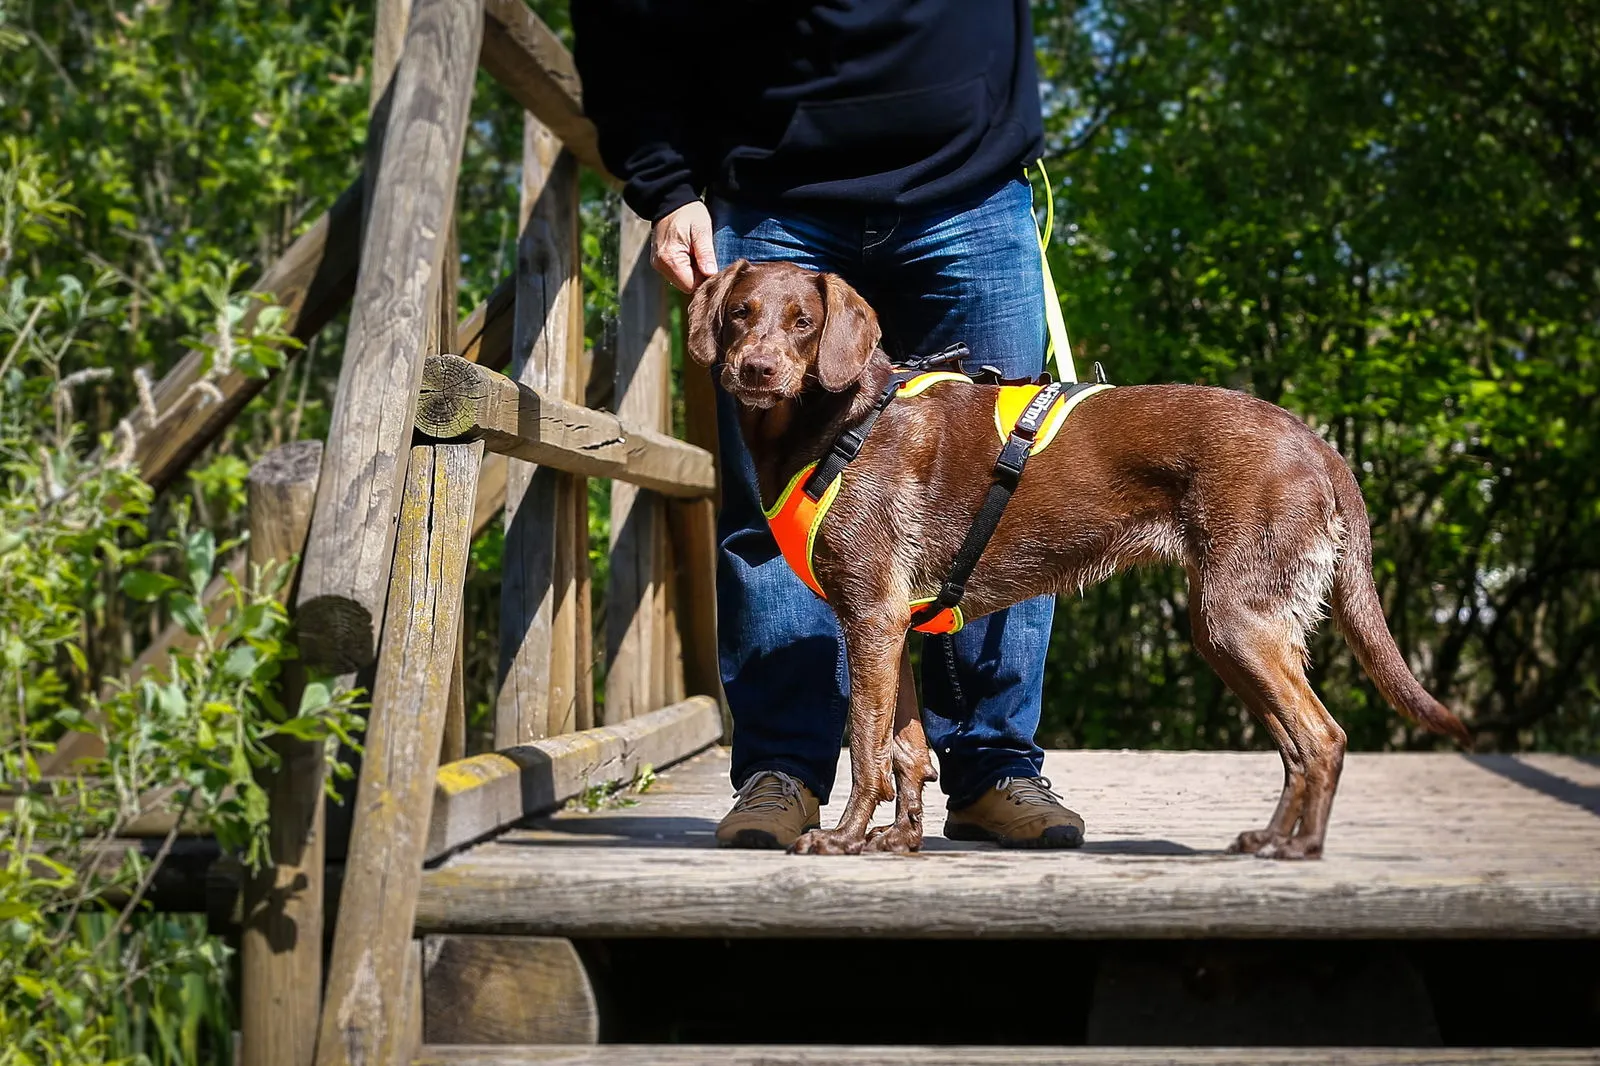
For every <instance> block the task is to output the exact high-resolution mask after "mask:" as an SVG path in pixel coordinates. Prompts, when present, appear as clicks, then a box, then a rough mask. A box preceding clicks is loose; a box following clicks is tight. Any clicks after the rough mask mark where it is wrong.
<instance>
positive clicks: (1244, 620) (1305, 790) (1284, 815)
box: [1189, 568, 1345, 859]
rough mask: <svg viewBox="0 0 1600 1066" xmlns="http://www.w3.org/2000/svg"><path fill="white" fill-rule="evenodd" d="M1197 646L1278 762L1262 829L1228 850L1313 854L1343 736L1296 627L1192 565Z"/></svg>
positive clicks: (1322, 832) (1319, 849) (1335, 778)
mask: <svg viewBox="0 0 1600 1066" xmlns="http://www.w3.org/2000/svg"><path fill="white" fill-rule="evenodd" d="M1189 582H1190V597H1189V610H1190V619H1191V622H1192V624H1193V629H1194V636H1195V645H1196V647H1197V648H1198V649H1199V650H1200V653H1201V654H1202V655H1203V656H1205V658H1206V661H1207V662H1209V663H1210V664H1211V666H1212V668H1213V669H1215V670H1216V671H1217V674H1218V676H1220V677H1221V678H1222V680H1223V682H1224V683H1225V684H1227V686H1228V687H1229V688H1230V689H1232V690H1233V692H1234V694H1235V695H1237V696H1238V697H1239V698H1240V699H1241V700H1243V701H1244V704H1245V706H1246V707H1248V708H1249V709H1250V711H1251V712H1252V713H1253V714H1255V716H1256V717H1257V718H1258V719H1259V720H1260V721H1261V723H1262V724H1263V725H1264V726H1265V727H1266V728H1267V731H1268V733H1270V734H1271V735H1272V739H1273V740H1274V741H1275V742H1276V743H1277V745H1278V752H1279V755H1280V756H1281V757H1282V759H1283V770H1284V781H1283V791H1282V793H1281V794H1280V796H1279V798H1278V807H1277V809H1276V810H1275V811H1274V812H1273V815H1272V819H1271V820H1270V821H1269V822H1268V823H1267V826H1266V828H1265V829H1260V830H1250V831H1247V832H1244V833H1240V834H1239V837H1238V839H1237V840H1235V841H1234V843H1233V844H1232V846H1231V847H1230V849H1229V850H1231V851H1241V852H1248V853H1253V854H1256V855H1259V856H1261V857H1262V858H1279V859H1304V858H1316V857H1317V856H1319V855H1321V853H1322V844H1323V837H1324V835H1325V834H1326V832H1327V822H1328V813H1329V811H1330V809H1331V808H1332V806H1333V795H1334V791H1335V789H1336V788H1337V787H1338V783H1339V774H1340V771H1341V770H1342V768H1343V766H1344V750H1345V736H1344V731H1343V730H1342V729H1340V728H1339V726H1338V723H1336V722H1335V721H1334V720H1333V718H1332V716H1331V715H1329V714H1328V712H1327V709H1326V708H1324V707H1323V706H1322V702H1321V701H1320V700H1318V699H1317V697H1316V694H1315V693H1314V692H1312V691H1311V686H1310V684H1309V683H1308V682H1307V681H1306V677H1305V668H1304V655H1305V653H1304V645H1303V644H1302V643H1301V630H1300V628H1299V626H1298V625H1297V624H1296V623H1295V622H1294V621H1293V620H1292V619H1291V620H1287V621H1286V620H1285V618H1284V617H1283V616H1282V615H1281V613H1280V612H1276V611H1273V612H1263V611H1260V610H1257V609H1254V608H1253V607H1252V606H1251V605H1250V604H1249V599H1250V597H1248V596H1247V595H1244V594H1240V592H1239V591H1237V590H1234V589H1229V588H1228V587H1227V585H1228V582H1226V581H1225V580H1218V579H1216V578H1215V577H1210V578H1204V579H1202V578H1201V577H1200V575H1199V574H1198V573H1197V572H1196V571H1195V570H1194V569H1193V568H1191V570H1190V576H1189Z"/></svg>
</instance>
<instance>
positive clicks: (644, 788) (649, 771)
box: [566, 763, 656, 814]
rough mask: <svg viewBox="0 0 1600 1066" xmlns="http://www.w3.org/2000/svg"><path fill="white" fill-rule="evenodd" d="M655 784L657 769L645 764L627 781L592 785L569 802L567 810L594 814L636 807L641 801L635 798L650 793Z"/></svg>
mask: <svg viewBox="0 0 1600 1066" xmlns="http://www.w3.org/2000/svg"><path fill="white" fill-rule="evenodd" d="M655 783H656V768H655V767H654V766H652V765H650V764H649V763H645V764H644V765H643V766H641V767H639V769H638V770H636V771H635V772H634V775H633V777H631V778H629V779H628V780H626V781H602V782H600V783H599V784H596V785H590V786H589V787H588V788H586V789H584V790H583V791H582V792H580V793H578V795H576V796H574V797H572V798H571V799H570V800H568V801H567V807H566V809H567V810H569V811H583V812H585V813H588V814H593V813H594V812H596V811H608V810H615V809H617V808H619V807H636V806H638V805H639V801H638V799H636V798H635V797H637V796H642V795H644V794H645V793H646V792H649V791H650V789H651V788H652V787H653V786H654V785H655Z"/></svg>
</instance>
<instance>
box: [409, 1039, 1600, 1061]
mask: <svg viewBox="0 0 1600 1066" xmlns="http://www.w3.org/2000/svg"><path fill="white" fill-rule="evenodd" d="M1597 1063H1600V1050H1597V1049H1594V1048H1343V1047H1287V1048H1285V1047H1278V1048H1272V1047H1237V1048H1227V1047H1217V1048H1205V1047H1168V1048H1163V1047H840V1046H837V1045H817V1046H811V1047H806V1046H801V1045H794V1044H770V1045H764V1046H738V1045H727V1044H704V1045H695V1044H677V1045H647V1044H603V1045H600V1046H599V1047H592V1048H583V1047H559V1046H557V1047H550V1046H532V1047H498V1048H490V1047H470V1046H456V1047H447V1046H437V1045H435V1046H428V1045H424V1046H423V1048H422V1052H421V1054H420V1055H418V1056H417V1059H416V1066H536V1064H537V1066H1596V1064H1597Z"/></svg>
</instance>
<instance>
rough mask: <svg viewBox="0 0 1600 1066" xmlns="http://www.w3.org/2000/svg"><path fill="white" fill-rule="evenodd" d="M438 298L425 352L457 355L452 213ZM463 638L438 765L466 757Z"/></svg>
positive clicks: (457, 253) (457, 268)
mask: <svg viewBox="0 0 1600 1066" xmlns="http://www.w3.org/2000/svg"><path fill="white" fill-rule="evenodd" d="M439 278H440V280H439V295H438V301H437V303H436V305H435V308H434V322H435V323H436V325H435V327H434V328H433V329H432V330H430V331H429V335H428V339H427V343H426V345H425V346H424V349H423V350H424V351H425V352H426V353H427V354H428V355H430V356H432V355H441V354H445V353H453V352H455V351H456V348H457V344H456V330H457V323H456V303H457V299H458V294H457V288H458V286H459V285H460V282H461V249H460V243H459V239H458V237H457V233H456V220H455V215H454V212H452V213H451V219H450V225H449V239H448V240H447V241H445V246H444V251H443V252H442V253H441V254H440V256H439ZM482 483H483V464H482V463H481V462H480V463H479V465H478V484H479V485H481V484H482ZM472 508H473V526H474V531H476V526H477V514H478V504H477V491H476V489H474V491H473V505H472ZM465 659H466V637H465V635H464V634H458V635H457V638H456V654H455V659H454V661H453V662H452V663H451V665H450V688H449V690H448V699H447V700H446V702H445V710H444V735H443V736H442V737H441V739H440V741H439V762H440V763H441V764H442V763H447V762H454V761H455V760H457V759H460V758H464V757H465V756H466V754H467V692H466V675H465V673H464V671H465V669H466V664H465Z"/></svg>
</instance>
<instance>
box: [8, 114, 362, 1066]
mask: <svg viewBox="0 0 1600 1066" xmlns="http://www.w3.org/2000/svg"><path fill="white" fill-rule="evenodd" d="M68 192H69V188H68V187H67V186H66V185H65V184H64V183H61V182H58V181H55V180H54V179H52V178H51V177H50V176H49V174H48V172H47V169H46V167H45V165H44V162H43V160H42V159H40V158H39V157H38V156H36V155H32V154H29V153H27V152H25V151H24V150H23V149H22V148H21V146H20V145H18V144H17V143H15V142H9V143H8V144H7V145H6V146H5V157H4V162H3V165H0V293H3V294H4V302H3V303H0V352H3V353H4V355H3V362H0V791H3V792H5V793H6V794H7V796H6V798H7V800H8V809H5V810H0V1063H3V1064H6V1066H10V1064H12V1063H19V1064H20V1063H53V1062H88V1061H101V1060H104V1059H108V1058H120V1057H124V1056H126V1055H127V1054H129V1053H132V1052H135V1051H143V1052H144V1053H146V1054H148V1055H153V1056H155V1057H160V1058H166V1059H168V1060H171V1061H193V1059H194V1051H195V1048H194V1047H192V1046H189V1047H185V1043H186V1039H185V1037H184V1036H183V1034H184V1033H185V1032H188V1033H189V1034H190V1038H189V1039H188V1041H187V1042H188V1043H189V1044H191V1045H192V1044H193V1028H192V1027H190V1028H188V1029H185V1028H184V1027H183V1026H176V1027H175V1026H174V1025H170V1024H169V1025H161V1024H159V1018H158V1017H157V1015H153V1014H151V1011H156V1012H159V1011H160V1010H161V1009H162V1008H163V1006H164V1005H168V1003H167V1001H168V999H169V998H170V997H168V996H167V995H166V994H165V992H164V990H167V991H170V989H171V988H172V987H173V986H174V985H178V986H187V985H193V983H194V982H196V981H200V982H202V983H204V984H207V985H211V986H215V985H217V984H219V983H220V982H219V971H218V967H219V966H220V965H221V963H222V962H223V960H224V958H225V953H224V952H223V950H222V949H221V946H220V945H219V944H217V943H216V942H214V941H210V940H207V939H205V938H203V937H199V938H196V937H192V936H191V937H184V938H181V939H180V938H175V937H174V936H173V932H174V928H173V923H172V922H170V921H157V922H156V923H154V924H151V923H149V922H147V921H145V920H143V919H142V918H141V914H142V911H141V904H142V903H144V902H145V901H146V900H147V898H148V895H149V892H150V890H151V888H152V885H153V883H154V878H155V875H156V873H157V871H158V869H159V867H160V865H161V863H162V861H163V860H165V859H166V858H167V857H168V856H169V855H170V854H171V851H172V849H173V847H174V845H175V843H176V841H177V837H178V833H179V830H180V828H182V827H185V826H194V827H198V828H201V829H203V830H206V831H208V832H209V833H211V834H213V835H214V836H215V837H216V839H217V840H218V842H219V843H220V844H221V845H222V846H223V847H225V848H227V849H228V850H230V851H232V852H234V853H235V854H237V855H238V856H239V857H240V859H241V860H242V861H243V862H244V863H245V864H246V865H247V866H254V865H256V864H259V863H260V862H261V860H262V859H263V858H264V857H265V850H264V840H265V836H264V834H265V830H266V814H267V809H266V798H265V795H264V793H263V792H262V790H261V788H260V787H259V786H258V785H257V783H256V775H257V774H258V773H260V772H261V771H263V770H265V769H269V768H271V767H272V766H273V765H274V762H275V755H274V753H273V751H272V749H271V748H270V747H269V746H268V745H267V743H266V741H267V740H268V739H269V738H271V737H273V736H275V735H279V734H286V735H291V736H295V737H298V738H301V739H306V740H312V741H318V740H320V741H323V742H324V745H325V750H326V752H327V759H328V763H329V765H330V767H332V768H333V770H334V772H335V774H337V773H338V772H339V771H340V770H341V769H342V767H340V765H339V764H338V762H337V759H336V753H337V750H338V744H339V743H341V742H342V743H345V744H349V745H353V743H354V741H353V738H352V737H351V730H352V728H354V726H355V724H356V722H357V719H356V717H355V715H354V714H353V700H354V694H352V693H344V694H340V695H338V696H334V695H332V694H331V691H330V688H329V686H328V685H327V684H326V683H325V682H323V681H321V680H319V679H316V678H312V679H310V682H309V683H308V684H306V685H305V687H304V698H303V699H302V700H301V702H300V704H299V706H298V707H295V708H286V707H284V706H282V705H281V703H280V702H279V699H278V692H279V691H280V680H281V673H282V670H283V664H284V663H285V662H287V661H290V660H292V659H293V658H294V657H295V653H294V648H293V646H292V644H290V643H289V641H288V618H287V615H286V613H285V611H284V608H283V606H282V604H281V602H280V598H279V597H280V596H281V594H282V592H283V591H284V589H283V586H284V584H285V582H286V580H287V578H288V576H289V571H288V570H287V569H286V568H284V567H274V568H269V569H267V570H266V571H264V572H260V573H253V574H250V575H248V577H247V579H246V580H244V581H240V580H238V579H236V578H234V577H233V576H232V574H231V572H227V571H224V576H225V580H224V586H223V589H224V590H223V592H222V594H221V595H220V596H219V597H214V598H213V599H212V600H211V602H209V603H208V602H206V601H205V590H206V588H207V586H208V585H210V584H211V583H212V581H213V579H214V578H215V577H216V576H217V574H218V571H219V567H218V560H219V558H220V557H222V556H224V555H226V554H227V553H228V552H229V551H233V550H237V549H238V547H239V542H237V541H231V542H225V543H222V544H219V543H218V542H217V540H216V537H215V535H214V534H213V533H212V532H211V531H210V530H209V529H204V528H192V527H191V525H190V522H189V510H188V508H187V506H186V505H182V504H180V505H179V506H178V507H177V509H176V512H175V525H174V527H173V529H172V532H171V534H170V535H168V536H165V537H156V538H152V537H151V536H150V530H149V529H148V528H147V525H146V521H147V516H148V514H149V510H150V497H151V493H150V490H149V488H148V487H147V486H146V485H145V484H144V482H143V481H141V480H140V479H139V477H138V475H137V472H136V471H135V470H133V469H132V468H131V467H130V465H129V455H130V452H131V448H130V445H131V430H130V429H129V427H128V425H127V423H126V422H123V423H121V424H120V425H119V428H118V429H117V431H115V432H111V433H106V434H103V435H101V436H100V438H99V439H98V440H97V441H94V442H92V443H93V444H94V447H90V443H91V442H89V441H87V440H85V439H84V435H83V432H82V423H81V421H80V420H79V418H78V415H77V412H78V410H79V407H80V396H81V395H82V394H83V393H86V392H88V391H89V390H90V389H92V388H93V387H94V386H96V385H97V384H98V383H100V382H103V381H106V380H107V379H109V378H110V376H111V372H110V371H109V370H104V369H84V370H76V371H69V370H68V367H69V366H71V365H72V363H73V361H74V359H75V357H76V356H77V355H78V353H79V350H80V348H81V347H82V342H83V338H84V336H85V335H86V334H88V333H89V332H90V331H91V329H92V327H93V325H94V324H95V323H97V322H99V321H103V320H105V319H106V318H108V317H110V316H111V315H113V314H115V313H117V312H119V311H121V310H124V308H123V307H122V301H123V300H124V299H126V297H124V296H123V295H120V294H119V292H118V291H117V290H116V288H115V286H114V283H113V279H112V278H111V277H110V276H109V275H107V274H105V273H101V274H98V275H97V276H95V277H93V278H92V279H90V280H88V281H81V280H79V278H78V277H77V276H76V275H73V274H66V273H62V274H58V275H57V276H56V277H55V278H54V279H53V281H52V283H51V285H50V286H49V287H48V288H40V287H37V286H36V285H35V284H34V283H33V282H32V281H30V279H29V278H28V277H26V276H24V275H23V274H22V273H20V272H16V273H13V272H11V271H10V270H9V269H8V267H9V266H10V265H11V264H15V263H20V262H23V261H25V260H27V259H30V258H31V257H32V256H33V255H34V254H36V253H37V252H38V251H40V250H41V249H43V248H46V247H48V246H49V245H50V244H51V242H53V241H56V240H58V239H59V237H60V233H61V223H62V221H63V220H64V219H67V218H68V217H70V215H71V213H72V209H71V208H70V207H69V206H68V204H67V203H66V201H65V199H64V197H65V196H66V194H67V193H68ZM223 277H225V275H217V277H216V279H214V280H217V281H220V280H221V279H222V278H223ZM237 306H239V301H238V300H236V299H234V298H233V297H231V296H227V295H224V296H223V297H220V298H219V299H217V300H213V311H214V312H216V320H218V321H220V322H222V323H224V324H226V325H227V326H228V327H229V328H228V329H227V330H225V331H224V332H223V333H222V334H220V336H221V337H222V338H223V343H222V345H220V346H219V347H223V348H226V349H230V350H231V351H232V352H234V353H239V352H247V351H252V350H255V349H257V348H260V347H262V346H263V338H262V335H261V334H260V333H259V332H236V331H235V328H234V327H236V326H237V322H238V318H237V316H231V309H232V308H234V307H237ZM219 309H220V310H219ZM234 365H235V366H238V365H242V361H236V362H235V363H234ZM140 605H146V607H145V608H144V609H154V611H155V613H154V614H153V615H152V616H151V617H153V618H154V619H156V620H159V619H161V618H163V617H170V618H172V619H174V620H175V621H176V622H177V623H178V625H179V626H181V628H182V630H183V632H184V634H185V637H186V640H185V641H183V642H182V645H183V646H181V647H180V648H179V649H178V650H175V651H174V653H173V654H172V655H171V656H170V658H169V660H168V661H167V663H166V664H164V665H161V666H156V667H153V668H151V669H149V670H148V671H146V672H145V673H143V674H142V675H140V676H134V677H124V678H121V679H118V680H112V681H106V682H102V681H101V679H100V673H99V671H98V670H96V669H95V668H94V665H93V664H92V662H91V656H90V654H89V649H90V648H91V645H92V643H93V639H94V635H95V634H96V633H97V632H99V631H102V630H103V629H104V628H105V623H106V621H107V619H108V618H110V617H112V616H115V615H118V614H125V613H127V612H129V611H132V610H139V609H141V607H140ZM124 632H126V630H124ZM96 658H97V659H98V660H100V661H115V660H116V658H117V657H116V655H115V654H114V653H113V650H112V649H106V648H101V649H99V653H98V654H97V656H96ZM73 732H79V733H90V734H92V735H94V736H95V737H96V738H97V739H98V741H99V745H98V747H99V748H101V749H103V754H96V755H93V756H91V757H88V758H86V759H84V760H82V761H80V762H79V763H78V764H76V765H75V766H74V767H73V769H72V773H71V776H70V777H66V778H59V777H57V778H49V779H47V778H45V777H44V776H43V775H42V773H41V765H40V759H41V756H43V755H45V754H47V753H49V752H51V751H53V750H54V749H55V747H56V744H57V743H58V742H60V741H61V740H62V738H63V737H64V736H66V735H69V734H71V733H73ZM345 772H346V773H347V771H345ZM331 776H333V775H330V787H331ZM152 819H160V820H164V821H166V822H168V823H170V827H169V828H168V829H167V831H166V832H165V834H164V836H162V837H161V839H160V843H159V846H157V847H156V849H155V852H154V854H153V855H150V856H147V855H145V854H143V853H142V852H141V850H140V849H137V848H129V847H127V846H126V845H124V844H119V843H118V841H117V839H116V838H117V837H119V836H120V835H122V834H123V833H124V832H125V831H126V830H128V829H129V828H130V827H131V826H132V825H133V824H134V823H135V822H140V821H143V822H146V823H149V822H150V821H151V820H152ZM177 931H178V932H182V929H181V928H180V929H178V930H177ZM189 932H191V933H192V932H193V930H192V928H191V929H190V930H189ZM136 1002H137V1003H142V1004H144V1006H146V1007H148V1008H149V1010H143V1009H141V1010H139V1011H136V1012H134V1014H133V1015H130V1014H129V1012H128V1010H127V1008H128V1006H129V1005H130V1004H132V1003H136ZM210 1002H211V1003H212V1004H213V1006H214V1004H215V1002H217V1001H216V1000H215V998H214V997H213V998H212V999H211V1000H210ZM152 1021H155V1022H158V1024H155V1025H154V1026H153V1028H152V1027H150V1026H149V1024H148V1023H150V1022H152ZM137 1034H144V1035H143V1036H137V1040H138V1041H139V1043H136V1044H135V1045H134V1046H129V1041H133V1040H135V1038H136V1035H137ZM146 1037H154V1039H153V1040H147V1039H146Z"/></svg>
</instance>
